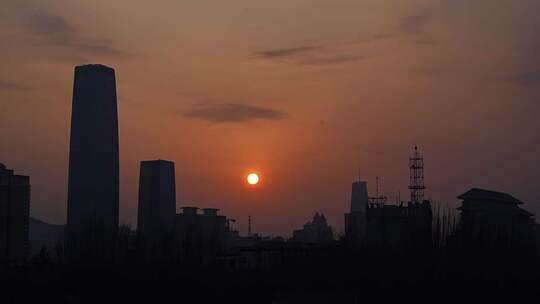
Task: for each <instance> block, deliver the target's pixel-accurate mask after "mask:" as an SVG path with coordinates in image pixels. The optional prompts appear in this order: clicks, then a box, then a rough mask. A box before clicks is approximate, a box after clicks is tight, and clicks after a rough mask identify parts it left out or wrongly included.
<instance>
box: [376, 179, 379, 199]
mask: <svg viewBox="0 0 540 304" xmlns="http://www.w3.org/2000/svg"><path fill="white" fill-rule="evenodd" d="M375 197H379V177H378V176H376V177H375Z"/></svg>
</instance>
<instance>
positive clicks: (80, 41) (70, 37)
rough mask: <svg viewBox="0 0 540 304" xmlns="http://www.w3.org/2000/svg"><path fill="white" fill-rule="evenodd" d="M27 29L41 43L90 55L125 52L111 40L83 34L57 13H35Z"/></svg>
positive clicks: (113, 54)
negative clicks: (117, 47)
mask: <svg viewBox="0 0 540 304" xmlns="http://www.w3.org/2000/svg"><path fill="white" fill-rule="evenodd" d="M26 29H27V30H28V31H29V32H30V33H31V34H33V35H34V36H36V37H37V38H38V39H40V42H41V43H44V44H46V45H48V46H56V47H61V48H65V49H69V50H71V51H78V52H83V53H85V54H90V55H105V56H111V57H118V56H122V55H125V53H124V52H122V51H120V50H118V49H116V48H115V47H113V46H112V44H111V42H110V41H107V40H98V39H91V38H88V37H85V36H84V35H82V34H81V33H80V32H79V31H78V30H77V29H76V28H75V27H74V26H73V25H72V24H71V23H70V22H69V21H68V20H66V19H65V18H63V17H60V16H56V15H46V14H41V15H34V16H32V17H31V18H30V20H29V21H28V23H27V24H26Z"/></svg>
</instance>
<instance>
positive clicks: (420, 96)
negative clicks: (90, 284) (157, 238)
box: [0, 0, 540, 235]
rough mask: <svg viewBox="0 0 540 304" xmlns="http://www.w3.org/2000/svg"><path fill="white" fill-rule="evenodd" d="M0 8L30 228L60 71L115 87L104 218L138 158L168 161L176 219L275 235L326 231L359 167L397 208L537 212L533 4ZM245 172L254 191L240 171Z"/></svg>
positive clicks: (4, 135)
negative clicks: (106, 75)
mask: <svg viewBox="0 0 540 304" xmlns="http://www.w3.org/2000/svg"><path fill="white" fill-rule="evenodd" d="M148 3H149V2H148V1H138V0H137V1H133V0H132V1H120V0H118V1H105V0H99V1H67V0H64V1H53V0H43V1H28V0H17V1H6V0H0V7H2V9H1V10H0V39H1V41H2V43H1V44H0V58H1V61H2V69H0V162H3V163H5V164H6V165H7V166H8V167H10V168H13V169H15V170H16V171H17V172H18V173H21V174H27V175H30V176H31V181H32V207H31V213H32V215H34V216H36V217H39V218H42V219H44V220H47V221H51V222H54V223H62V222H65V216H66V215H65V210H66V189H67V156H68V140H69V120H70V110H71V94H72V85H73V79H72V77H73V68H74V66H75V65H77V64H83V63H103V64H107V65H109V66H112V67H114V68H115V69H116V74H117V83H118V87H117V90H118V98H119V100H118V105H119V129H120V153H121V155H120V157H121V174H120V176H121V205H120V209H121V210H120V216H121V218H120V221H121V222H122V223H132V224H134V223H135V221H136V205H137V187H138V185H137V183H138V166H139V164H138V162H139V161H140V160H147V159H154V158H162V159H169V160H172V161H174V162H175V163H176V175H177V193H178V194H177V196H178V206H182V205H197V206H200V207H216V208H220V209H222V213H224V214H226V215H228V216H230V217H233V218H236V219H237V220H238V225H239V227H240V228H241V229H242V230H243V231H245V229H246V226H247V216H248V214H251V215H252V218H253V228H254V230H255V231H260V232H264V233H272V234H285V235H287V234H290V233H291V231H292V229H293V228H298V227H300V226H301V225H303V224H304V223H305V222H306V221H307V220H308V219H309V218H311V217H312V216H313V214H314V213H315V211H319V212H324V213H325V214H326V215H327V217H328V219H329V221H330V223H331V224H332V225H334V226H335V227H336V230H337V231H342V229H343V228H342V226H343V213H344V212H345V211H346V210H347V209H348V205H349V204H348V200H349V190H350V189H349V188H350V183H351V182H352V180H353V179H354V178H356V175H357V174H356V172H357V168H358V167H361V170H362V176H363V177H364V178H365V179H367V180H368V182H370V189H371V190H372V191H373V192H374V180H375V176H377V175H379V176H381V177H382V183H383V185H382V188H383V191H384V193H385V194H386V195H388V196H389V197H391V198H394V197H395V196H396V195H397V192H398V190H400V191H401V193H402V197H404V196H406V195H408V193H407V190H406V187H407V182H408V169H407V158H408V154H409V153H410V152H411V150H412V147H413V146H414V145H415V144H418V145H419V146H420V147H421V149H422V150H423V151H424V152H425V154H426V173H425V175H426V184H427V187H428V189H427V191H426V192H427V196H428V197H430V198H432V199H435V200H437V201H442V202H445V203H448V204H450V205H452V206H454V205H456V204H457V200H456V199H455V197H456V196H457V195H458V194H460V193H462V192H464V191H466V190H468V188H471V187H473V186H474V187H486V188H491V189H494V190H500V191H509V192H511V193H512V194H514V195H515V196H516V197H518V198H520V199H522V200H524V201H526V202H527V204H526V206H525V207H526V208H528V209H529V210H531V211H533V212H535V213H537V214H538V213H539V212H540V194H539V192H538V191H537V189H538V184H539V182H538V181H539V180H540V169H539V166H538V165H537V163H538V161H539V155H540V135H539V133H538V130H539V129H540V128H539V127H540V122H539V114H540V55H539V54H540V42H539V41H540V39H539V38H540V18H539V17H540V16H538V14H539V13H538V12H540V2H538V1H535V0H522V1H510V0H477V1H465V0H454V1H450V0H435V1H434V0H425V1H424V0H414V1H403V0H392V1H378V0H332V1H329V0H324V1H323V0H287V1H277V0H274V1H253V0H230V1H207V0H184V1H180V0H167V1H153V2H152V4H148ZM250 169H253V170H256V171H258V172H260V173H261V177H262V178H263V183H262V184H261V185H260V186H259V187H257V189H253V188H252V189H249V188H247V187H246V186H245V184H244V183H245V179H244V178H245V176H244V175H245V173H246V172H247V171H249V170H250Z"/></svg>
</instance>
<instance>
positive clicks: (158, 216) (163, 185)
mask: <svg viewBox="0 0 540 304" xmlns="http://www.w3.org/2000/svg"><path fill="white" fill-rule="evenodd" d="M175 185H176V183H175V178H174V163H173V162H171V161H166V160H150V161H142V162H141V168H140V174H139V207H138V208H139V210H138V217H137V233H138V238H139V244H140V246H141V247H142V248H141V249H142V250H143V252H144V254H145V258H150V259H156V258H163V257H164V254H165V253H166V252H167V251H166V249H167V246H168V245H171V244H172V238H171V237H172V232H173V227H174V219H175V215H176V190H175ZM169 252H170V250H169Z"/></svg>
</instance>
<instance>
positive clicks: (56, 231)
mask: <svg viewBox="0 0 540 304" xmlns="http://www.w3.org/2000/svg"><path fill="white" fill-rule="evenodd" d="M29 230H30V232H29V239H30V245H31V248H32V252H31V253H32V255H34V254H37V253H39V251H40V250H41V248H42V247H43V246H45V247H47V249H48V250H49V252H51V253H52V252H53V251H54V247H55V244H56V243H57V242H63V240H64V225H54V224H49V223H46V222H44V221H42V220H38V219H36V218H33V217H30V223H29Z"/></svg>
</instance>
